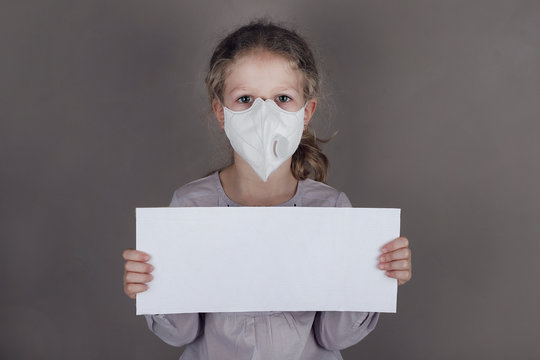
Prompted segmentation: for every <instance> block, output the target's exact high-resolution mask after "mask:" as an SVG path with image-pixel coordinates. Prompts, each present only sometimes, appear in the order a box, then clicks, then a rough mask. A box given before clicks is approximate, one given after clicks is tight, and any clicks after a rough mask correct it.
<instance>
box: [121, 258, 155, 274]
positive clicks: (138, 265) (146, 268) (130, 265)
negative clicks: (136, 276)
mask: <svg viewBox="0 0 540 360" xmlns="http://www.w3.org/2000/svg"><path fill="white" fill-rule="evenodd" d="M124 269H125V270H126V271H133V272H139V273H149V272H151V271H152V270H154V267H153V266H152V265H150V264H147V263H144V262H140V261H126V263H125V265H124Z"/></svg>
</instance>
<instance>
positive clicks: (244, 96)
mask: <svg viewBox="0 0 540 360" xmlns="http://www.w3.org/2000/svg"><path fill="white" fill-rule="evenodd" d="M282 96H285V97H287V98H288V99H289V100H288V101H279V102H283V103H286V102H289V101H291V100H292V98H291V97H290V96H289V95H278V98H279V97H282ZM246 97H250V96H249V95H243V96H240V97H239V98H238V99H237V101H238V100H240V99H242V98H246ZM240 102H241V103H242V104H247V103H246V102H243V101H240Z"/></svg>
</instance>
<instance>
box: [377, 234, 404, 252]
mask: <svg viewBox="0 0 540 360" xmlns="http://www.w3.org/2000/svg"><path fill="white" fill-rule="evenodd" d="M407 246H409V239H407V238H406V237H404V236H400V237H398V238H395V239H394V240H392V241H390V242H389V243H386V244H385V245H384V246H383V247H382V249H381V250H382V252H384V253H387V252H390V251H394V250H396V249H399V248H403V247H407Z"/></svg>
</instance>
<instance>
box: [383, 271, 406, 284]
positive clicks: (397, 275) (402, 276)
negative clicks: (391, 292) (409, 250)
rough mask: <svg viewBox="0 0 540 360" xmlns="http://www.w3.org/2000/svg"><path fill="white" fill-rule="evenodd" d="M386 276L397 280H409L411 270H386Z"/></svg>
mask: <svg viewBox="0 0 540 360" xmlns="http://www.w3.org/2000/svg"><path fill="white" fill-rule="evenodd" d="M386 276H388V277H391V278H394V279H398V280H403V281H409V280H410V279H411V272H410V271H408V270H389V271H387V272H386Z"/></svg>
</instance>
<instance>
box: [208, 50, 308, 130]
mask: <svg viewBox="0 0 540 360" xmlns="http://www.w3.org/2000/svg"><path fill="white" fill-rule="evenodd" d="M229 71H230V72H229V76H228V77H227V78H226V79H225V89H224V92H223V101H224V104H223V105H225V106H226V107H228V108H229V109H231V110H233V111H239V110H245V109H248V108H249V107H251V105H252V104H253V102H254V101H255V99H256V98H257V97H260V98H262V99H263V100H266V99H272V100H274V101H275V102H276V104H277V105H278V106H280V107H281V108H282V109H284V110H287V111H298V110H300V108H302V106H304V104H305V99H304V94H303V75H302V73H301V72H300V71H299V70H296V69H293V68H291V66H290V65H289V61H288V60H287V59H285V58H284V57H283V56H280V55H277V54H273V53H270V52H267V51H255V52H250V53H249V54H246V55H244V56H242V57H240V58H239V59H238V60H237V61H236V62H234V63H233V64H232V65H231V67H230V68H229ZM316 105H317V100H315V99H311V100H310V101H309V102H308V104H307V106H306V110H305V115H304V126H307V124H308V122H309V120H310V118H311V116H312V115H313V112H314V111H315V107H316ZM212 107H213V109H214V113H215V114H216V117H217V119H218V122H219V123H220V126H221V128H222V129H223V119H224V115H223V106H222V104H221V103H220V102H219V100H217V99H214V101H213V102H212Z"/></svg>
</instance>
